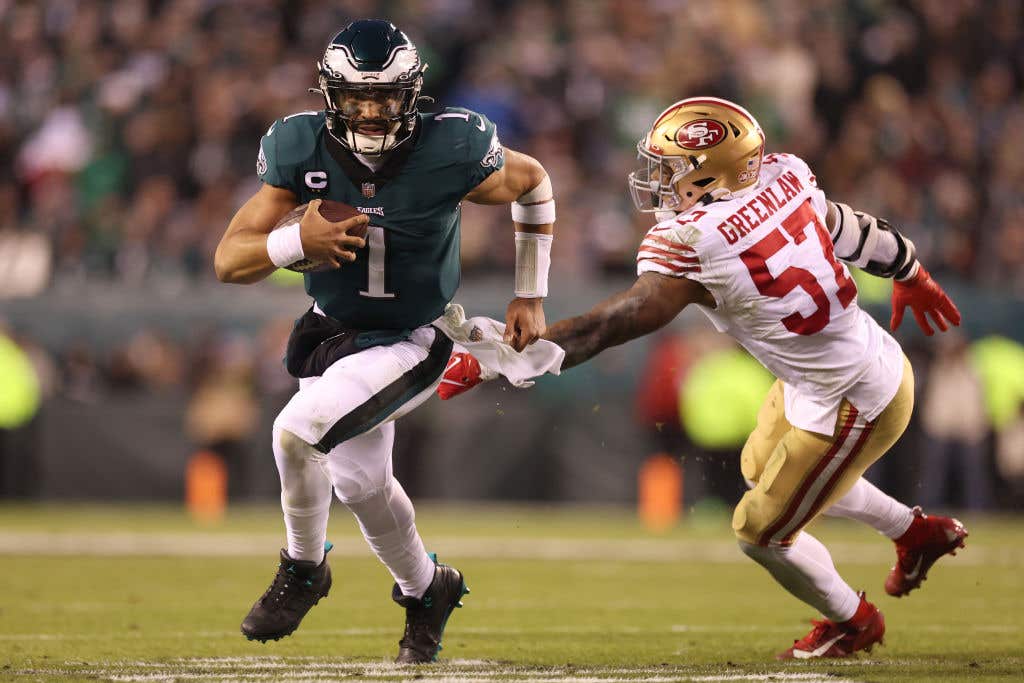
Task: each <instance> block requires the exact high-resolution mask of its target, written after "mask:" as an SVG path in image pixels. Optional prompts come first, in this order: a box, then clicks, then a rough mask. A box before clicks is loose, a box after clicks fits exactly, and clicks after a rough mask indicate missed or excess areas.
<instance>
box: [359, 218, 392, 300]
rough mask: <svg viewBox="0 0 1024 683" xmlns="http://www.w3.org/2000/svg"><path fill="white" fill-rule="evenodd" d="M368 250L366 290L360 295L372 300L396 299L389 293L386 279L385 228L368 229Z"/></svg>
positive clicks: (375, 226)
mask: <svg viewBox="0 0 1024 683" xmlns="http://www.w3.org/2000/svg"><path fill="white" fill-rule="evenodd" d="M366 248H367V249H368V250H369V254H367V258H366V273H367V282H366V289H365V290H361V291H360V292H359V295H360V296H365V297H369V298H371V299H394V298H395V295H394V293H392V292H388V291H387V289H386V286H385V282H386V281H385V279H384V268H385V264H386V263H387V245H386V243H385V241H384V228H382V227H380V226H378V225H368V226H367V227H366ZM350 291H351V290H350Z"/></svg>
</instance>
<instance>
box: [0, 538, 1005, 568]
mask: <svg viewBox="0 0 1024 683" xmlns="http://www.w3.org/2000/svg"><path fill="white" fill-rule="evenodd" d="M281 540H282V539H281V537H280V535H279V534H209V533H202V532H195V533H174V532H153V533H134V532H131V533H130V532H115V533H106V534H101V533H49V532H28V531H25V532H22V531H0V555H3V554H8V555H92V556H103V557H107V556H117V555H121V556H125V555H140V556H141V555H145V556H162V555H166V556H183V555H187V556H190V557H195V556H208V557H212V556H220V557H253V556H256V557H263V556H266V555H268V554H269V555H275V554H276V553H277V549H278V548H279V547H280V545H281ZM431 547H432V548H434V549H436V550H437V551H438V552H440V553H444V555H445V556H446V557H458V558H460V559H511V560H560V561H561V560H581V561H587V560H601V561H605V562H607V561H608V558H615V561H617V562H710V563H717V564H733V563H743V564H746V563H748V562H749V560H748V559H747V558H746V557H745V556H744V555H743V554H742V553H741V552H740V550H739V548H738V547H737V546H736V543H735V542H733V541H732V540H727V539H721V540H702V541H691V540H687V541H680V540H672V539H666V540H656V539H600V538H597V539H576V538H535V539H530V538H522V539H499V538H466V537H459V538H457V537H436V538H433V539H431ZM829 550H830V551H831V552H832V556H833V558H834V559H835V561H836V562H837V563H841V564H879V563H881V564H887V563H888V564H891V562H892V559H893V550H892V546H891V544H889V543H887V542H885V541H884V539H879V540H878V542H876V543H832V544H829ZM338 556H344V557H369V556H370V551H369V549H368V548H367V546H366V542H365V541H363V539H361V538H351V537H349V538H340V539H337V540H335V541H334V557H338ZM956 564H957V565H959V566H979V565H986V566H1012V567H1015V566H1020V565H1021V564H1024V551H1020V550H1017V549H1013V548H997V547H991V546H990V547H972V548H969V549H968V550H967V551H966V552H963V553H962V554H961V555H958V556H957V559H956Z"/></svg>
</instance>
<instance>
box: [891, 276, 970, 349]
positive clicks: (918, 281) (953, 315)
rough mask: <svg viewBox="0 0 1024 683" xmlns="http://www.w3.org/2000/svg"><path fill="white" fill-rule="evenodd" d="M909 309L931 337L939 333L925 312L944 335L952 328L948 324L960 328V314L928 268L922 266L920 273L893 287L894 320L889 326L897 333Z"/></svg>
mask: <svg viewBox="0 0 1024 683" xmlns="http://www.w3.org/2000/svg"><path fill="white" fill-rule="evenodd" d="M907 306H910V310H911V312H913V314H914V319H915V320H917V324H918V325H920V326H921V329H922V330H924V333H925V334H926V335H928V336H929V337H930V336H932V335H933V334H935V330H933V329H932V328H931V325H929V324H928V319H927V318H925V316H924V314H925V313H927V314H928V315H930V316H931V318H932V320H933V321H935V324H936V325H938V327H939V329H940V330H942V331H943V332H945V331H946V330H948V329H949V327H948V326H947V325H946V321H949V322H951V323H953V324H954V325H957V326H959V325H960V311H959V310H957V307H956V305H954V304H953V302H952V301H950V299H949V297H948V296H946V293H945V292H944V291H942V287H939V283H937V282H936V281H935V280H933V279H932V276H931V275H929V274H928V271H927V270H925V269H924V266H921V265H919V266H918V267H917V274H916V275H914V277H912V278H910V279H909V280H904V281H903V282H896V283H894V284H893V288H892V320H891V321H890V322H889V327H891V328H892V329H893V330H895V329H896V328H897V327H899V326H900V323H901V322H902V321H903V311H904V309H905V308H906V307H907Z"/></svg>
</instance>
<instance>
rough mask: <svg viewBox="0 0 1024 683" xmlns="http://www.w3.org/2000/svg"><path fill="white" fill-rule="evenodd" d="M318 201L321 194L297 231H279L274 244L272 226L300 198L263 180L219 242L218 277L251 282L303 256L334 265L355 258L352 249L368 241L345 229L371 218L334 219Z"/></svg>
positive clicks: (313, 202) (239, 282) (215, 264)
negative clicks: (323, 209)
mask: <svg viewBox="0 0 1024 683" xmlns="http://www.w3.org/2000/svg"><path fill="white" fill-rule="evenodd" d="M319 203H320V200H318V199H315V200H313V201H312V202H310V203H309V208H307V209H306V213H305V214H304V215H303V216H302V220H301V221H300V223H299V225H298V226H297V230H295V231H294V234H292V235H288V234H285V231H286V230H288V228H282V229H281V230H277V231H275V232H274V234H275V236H277V237H278V238H279V242H280V243H279V244H275V243H274V242H273V241H271V238H270V237H269V235H270V232H271V230H273V229H274V226H275V225H277V222H278V221H279V220H281V218H283V217H284V216H285V214H287V213H288V212H289V211H291V210H292V209H294V208H295V207H296V206H297V204H298V202H297V201H296V198H295V195H294V194H293V193H292V192H291V191H290V190H286V189H283V188H280V187H274V186H273V185H268V184H264V185H263V186H262V187H261V188H260V189H259V191H257V192H256V194H254V195H253V196H252V197H250V198H249V201H247V202H246V203H245V204H243V205H242V207H241V208H240V209H239V210H238V212H237V213H236V214H235V215H234V217H233V218H232V219H231V223H229V224H228V228H227V230H226V231H225V232H224V236H223V237H222V238H221V240H220V244H218V245H217V252H216V254H215V255H214V259H213V267H214V270H215V271H216V272H217V279H218V280H220V281H221V282H232V283H237V284H251V283H253V282H258V281H260V280H262V279H263V278H265V277H267V276H268V275H270V274H271V273H272V272H274V271H275V270H277V268H279V267H281V266H284V265H288V263H291V262H294V261H298V260H300V259H302V258H303V257H304V256H309V257H314V258H318V259H323V260H324V261H326V262H328V263H330V264H332V265H333V266H334V267H335V268H337V267H338V266H339V265H341V263H343V262H346V261H354V260H355V258H356V255H355V252H354V251H352V250H353V249H358V248H360V247H362V246H364V245H365V241H364V240H363V239H362V238H361V237H356V236H354V235H347V234H345V233H346V231H347V230H349V229H351V228H352V227H355V226H356V225H363V224H365V223H367V222H368V221H369V218H367V217H366V216H365V215H359V216H355V217H353V218H349V219H347V220H344V221H339V222H337V223H332V222H331V221H328V220H327V219H325V218H324V217H323V216H321V215H320V212H319V211H318V210H317V207H318V205H319ZM278 233H282V234H280V235H278ZM289 239H290V240H291V244H290V245H289V243H288V240H289ZM289 251H293V252H295V253H288V252H289Z"/></svg>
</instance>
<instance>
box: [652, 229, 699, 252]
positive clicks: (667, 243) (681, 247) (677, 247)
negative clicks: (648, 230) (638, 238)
mask: <svg viewBox="0 0 1024 683" xmlns="http://www.w3.org/2000/svg"><path fill="white" fill-rule="evenodd" d="M647 241H651V242H654V243H655V244H660V245H661V246H663V247H667V248H669V249H672V250H674V251H686V252H690V253H691V254H694V253H696V252H695V251H694V249H693V247H691V246H690V245H688V244H680V243H679V242H672V241H671V240H667V239H665V238H664V237H658V236H657V235H650V234H648V235H647V236H646V237H644V242H647Z"/></svg>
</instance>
